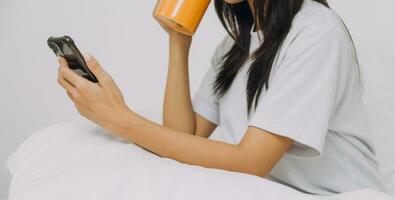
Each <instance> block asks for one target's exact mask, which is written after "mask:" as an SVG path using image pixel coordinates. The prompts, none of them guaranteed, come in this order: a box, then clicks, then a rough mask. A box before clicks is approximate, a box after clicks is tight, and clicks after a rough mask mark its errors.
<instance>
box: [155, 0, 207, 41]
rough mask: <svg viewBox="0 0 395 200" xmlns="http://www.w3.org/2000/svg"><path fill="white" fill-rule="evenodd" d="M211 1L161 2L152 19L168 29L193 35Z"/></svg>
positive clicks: (172, 0)
mask: <svg viewBox="0 0 395 200" xmlns="http://www.w3.org/2000/svg"><path fill="white" fill-rule="evenodd" d="M210 1H211V0H161V1H159V2H158V5H157V6H156V8H155V10H154V17H155V19H156V20H158V21H160V22H161V23H162V24H164V25H165V26H167V27H168V28H170V29H173V30H175V31H178V32H180V33H183V34H186V35H193V34H194V33H195V32H196V29H197V27H198V26H199V23H200V21H201V20H202V18H203V15H204V13H205V12H206V10H207V7H208V6H209V4H210Z"/></svg>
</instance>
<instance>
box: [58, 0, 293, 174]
mask: <svg viewBox="0 0 395 200" xmlns="http://www.w3.org/2000/svg"><path fill="white" fill-rule="evenodd" d="M159 2H160V1H159ZM159 2H158V3H159ZM228 2H229V3H236V2H239V1H230V0H229V1H228ZM250 5H251V4H250ZM159 23H160V22H159ZM161 26H162V27H163V29H164V30H165V31H166V33H167V34H168V36H169V66H168V74H167V83H166V89H165V98H164V112H163V124H157V123H155V122H153V121H151V120H149V119H146V118H144V117H142V116H141V115H139V114H138V113H136V112H134V111H133V110H132V109H131V108H130V107H129V106H127V105H126V103H125V101H124V98H123V95H122V93H121V91H120V90H119V88H118V86H117V85H116V83H115V81H114V80H113V79H112V77H111V76H110V74H108V73H107V72H106V71H105V70H104V69H103V68H102V66H101V65H100V64H99V62H98V61H97V60H96V59H95V58H94V57H93V56H92V55H89V54H86V55H85V60H86V62H87V65H88V67H89V69H90V70H91V71H92V72H93V73H94V74H95V76H96V77H97V78H98V80H99V83H92V82H90V81H88V80H87V79H85V78H83V77H81V76H79V75H77V74H76V73H75V72H74V71H72V70H70V69H69V67H68V65H67V62H66V60H65V59H64V58H61V57H59V59H58V61H59V73H58V83H59V84H60V86H62V87H63V88H64V89H65V90H66V92H67V95H68V96H69V98H70V99H71V100H72V101H73V103H74V105H75V107H76V109H77V110H78V112H79V113H80V115H81V116H83V117H85V118H87V119H89V120H90V121H92V122H94V123H96V124H97V125H99V126H101V127H103V128H104V129H107V130H108V131H109V132H110V133H111V134H114V135H116V136H118V137H121V138H123V139H126V140H128V141H130V142H132V143H135V144H136V145H139V146H141V147H143V148H145V149H147V150H149V151H151V152H153V153H155V154H157V155H159V156H162V157H166V158H171V159H175V160H177V161H179V162H182V163H187V164H192V165H199V166H203V167H208V168H217V169H224V170H229V171H235V172H241V173H247V174H252V175H256V176H260V177H266V176H267V175H268V174H269V173H270V171H271V170H272V168H273V167H274V166H275V165H276V163H277V162H278V161H279V160H280V159H281V158H282V156H283V155H284V153H285V152H286V151H287V150H288V148H289V147H290V145H291V144H292V142H293V141H292V140H291V139H289V138H287V137H282V136H280V135H277V134H275V133H271V132H268V131H266V130H263V129H260V128H257V127H254V126H249V127H248V129H247V131H246V133H245V135H244V137H243V138H242V140H241V142H240V143H238V144H228V143H225V142H219V141H214V140H210V139H208V137H209V136H210V135H211V133H212V132H213V130H214V129H215V128H216V125H215V124H213V123H211V122H210V121H208V120H206V119H205V118H203V117H202V116H200V115H199V114H197V113H195V112H194V111H193V108H192V103H191V96H190V88H189V77H188V55H189V49H190V46H191V42H192V37H190V36H186V35H183V34H180V33H177V32H174V31H172V30H169V29H167V28H166V27H165V26H163V25H162V24H161Z"/></svg>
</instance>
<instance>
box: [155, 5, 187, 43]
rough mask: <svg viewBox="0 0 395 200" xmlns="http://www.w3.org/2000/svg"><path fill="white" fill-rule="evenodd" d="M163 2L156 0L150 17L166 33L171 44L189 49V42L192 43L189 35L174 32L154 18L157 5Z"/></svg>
mask: <svg viewBox="0 0 395 200" xmlns="http://www.w3.org/2000/svg"><path fill="white" fill-rule="evenodd" d="M162 1H163V0H157V2H156V5H155V8H154V11H153V13H152V16H153V17H154V18H155V19H156V20H157V21H158V23H159V25H160V26H161V27H162V28H163V30H165V31H166V33H167V34H168V35H169V37H170V41H171V42H175V43H179V44H182V45H183V46H186V47H187V49H189V47H190V45H191V42H192V37H191V36H189V35H185V34H183V33H180V32H177V31H174V30H173V29H170V28H168V27H167V26H166V25H165V24H163V23H162V22H161V20H159V19H158V18H157V17H156V16H155V11H156V9H157V8H158V7H159V5H160V4H161V3H162Z"/></svg>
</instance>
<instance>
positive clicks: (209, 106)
mask: <svg viewBox="0 0 395 200" xmlns="http://www.w3.org/2000/svg"><path fill="white" fill-rule="evenodd" d="M229 42H230V38H229V37H228V36H227V37H225V38H224V39H223V40H222V41H221V42H220V43H219V44H218V46H217V47H216V49H215V52H214V55H213V56H212V58H211V63H210V66H209V68H208V70H207V72H206V74H205V75H204V77H203V80H202V81H201V83H200V86H199V88H198V90H197V92H196V93H195V95H194V96H193V98H192V107H193V110H194V112H196V113H198V114H199V115H201V116H202V117H204V118H205V119H207V120H208V121H210V122H212V123H214V124H216V125H219V121H220V119H219V104H218V98H217V96H216V95H215V94H214V90H213V85H214V83H215V79H216V75H217V69H218V66H219V65H220V63H221V56H223V55H224V53H226V52H225V51H226V48H227V47H228V45H229Z"/></svg>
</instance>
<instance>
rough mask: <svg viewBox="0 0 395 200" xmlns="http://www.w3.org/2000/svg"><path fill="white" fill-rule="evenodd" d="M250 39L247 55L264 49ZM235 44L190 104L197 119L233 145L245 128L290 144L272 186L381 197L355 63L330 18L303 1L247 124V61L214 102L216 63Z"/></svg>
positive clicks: (222, 48) (228, 42) (219, 52)
mask: <svg viewBox="0 0 395 200" xmlns="http://www.w3.org/2000/svg"><path fill="white" fill-rule="evenodd" d="M251 34H252V35H251V49H250V52H253V50H255V49H256V48H257V47H259V46H260V44H261V43H262V42H261V40H260V38H261V37H262V33H261V32H252V31H251ZM258 34H260V35H259V37H258ZM233 43H234V41H233V39H232V38H231V37H229V36H227V37H225V38H224V40H222V41H221V43H220V44H219V45H218V47H217V48H216V51H215V53H214V56H213V58H212V63H211V66H210V67H209V69H208V71H207V73H206V74H205V76H204V79H203V81H202V82H201V85H200V87H199V89H198V91H197V93H196V94H195V95H194V97H193V98H192V105H193V108H194V111H195V112H196V113H198V114H200V115H201V116H203V117H204V118H206V119H207V120H209V121H211V122H213V123H215V124H217V125H220V127H221V131H222V132H223V134H224V137H225V139H226V141H227V142H229V143H232V144H238V143H239V142H240V141H241V139H242V138H243V136H244V134H245V133H246V131H247V128H248V126H254V127H258V128H261V129H263V130H266V131H269V132H272V133H275V134H278V135H282V136H286V137H289V138H291V139H293V140H294V143H293V145H292V146H291V148H290V149H289V150H288V152H287V153H286V154H285V155H284V157H283V158H282V159H281V160H280V162H279V163H278V164H277V165H276V166H275V167H274V169H273V170H272V171H271V174H270V176H269V177H268V178H269V179H271V180H273V181H276V182H279V183H282V184H285V185H289V186H291V187H293V188H295V189H297V190H300V191H303V192H307V193H313V194H334V193H339V192H345V191H350V190H353V189H358V188H375V189H378V190H381V191H386V189H385V187H384V184H383V181H382V177H381V175H380V173H379V170H378V164H377V161H376V158H375V150H374V147H373V144H372V137H371V134H370V132H369V127H368V122H367V118H366V115H365V111H364V105H363V102H362V99H361V88H362V87H361V84H360V82H359V78H358V73H357V72H358V71H357V69H358V68H357V66H358V64H357V61H356V56H355V54H354V49H353V46H352V42H351V39H350V38H349V35H348V33H347V30H346V28H345V27H344V25H343V23H342V22H341V20H340V18H338V16H337V15H336V13H335V12H333V11H332V10H330V9H328V8H326V7H325V6H323V5H321V4H319V3H317V2H314V1H312V0H305V2H304V4H303V5H302V8H301V10H300V11H299V13H298V14H297V15H296V16H295V18H294V21H293V23H292V27H291V30H290V32H289V34H288V35H287V37H286V39H285V41H284V43H283V44H282V46H281V48H280V49H279V52H278V54H277V57H276V59H275V61H274V63H273V67H272V72H271V75H270V78H269V89H268V90H266V89H265V88H264V89H263V91H262V94H261V96H260V99H259V102H258V106H257V108H256V110H255V112H254V109H252V112H251V115H250V119H249V120H248V119H247V101H246V81H247V78H248V76H247V70H248V68H249V66H250V64H251V59H250V60H248V61H247V62H246V63H245V64H244V66H242V68H241V69H240V71H239V72H238V74H237V76H236V77H235V79H234V81H233V83H232V85H231V87H230V89H229V90H228V91H227V92H226V94H225V95H224V96H223V97H222V98H220V99H218V98H217V97H216V96H215V95H214V94H213V88H212V86H213V85H212V84H213V83H214V81H215V77H216V74H217V73H218V70H219V69H218V68H219V67H220V66H221V60H220V57H221V56H223V55H224V54H225V53H226V52H227V51H228V50H229V49H230V48H231V46H232V45H233Z"/></svg>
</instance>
